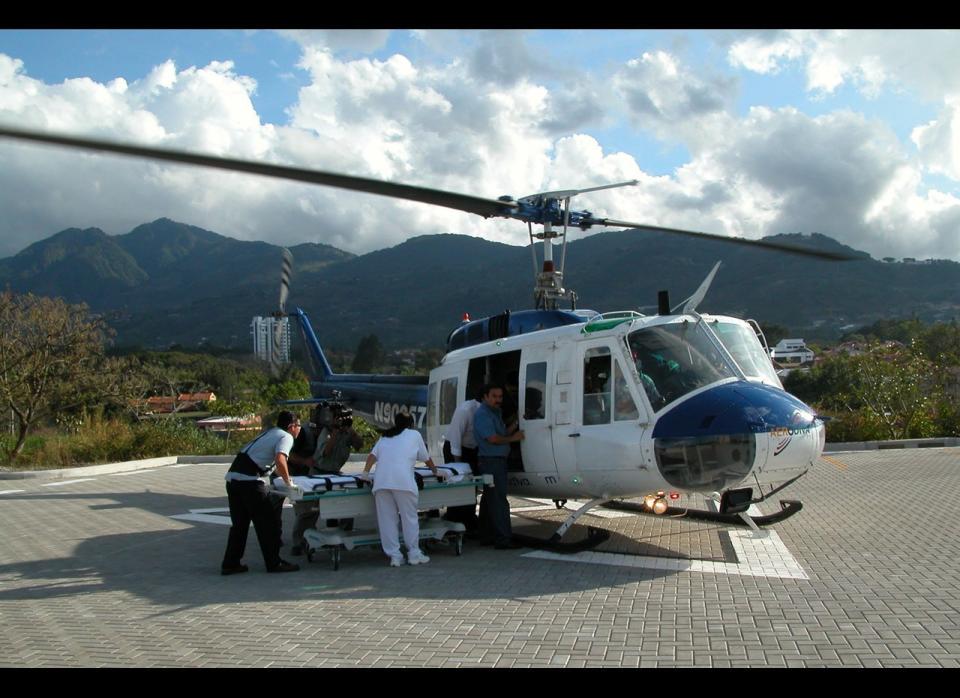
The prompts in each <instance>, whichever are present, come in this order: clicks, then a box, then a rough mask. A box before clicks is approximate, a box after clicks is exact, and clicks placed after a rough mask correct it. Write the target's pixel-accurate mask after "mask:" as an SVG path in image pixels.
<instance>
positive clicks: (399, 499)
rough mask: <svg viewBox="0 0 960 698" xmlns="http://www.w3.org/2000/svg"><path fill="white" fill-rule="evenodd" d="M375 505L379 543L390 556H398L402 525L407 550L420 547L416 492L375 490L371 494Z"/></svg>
mask: <svg viewBox="0 0 960 698" xmlns="http://www.w3.org/2000/svg"><path fill="white" fill-rule="evenodd" d="M373 496H374V501H375V502H376V505H377V528H379V529H380V544H381V545H382V546H383V552H385V553H386V554H387V555H389V556H390V557H398V556H400V554H401V553H400V530H399V526H398V523H399V524H402V525H403V542H404V543H406V545H407V551H408V552H409V551H411V550H419V548H420V522H419V521H418V520H417V500H418V499H419V494H418V493H417V492H408V491H406V490H377V491H376V492H374V494H373Z"/></svg>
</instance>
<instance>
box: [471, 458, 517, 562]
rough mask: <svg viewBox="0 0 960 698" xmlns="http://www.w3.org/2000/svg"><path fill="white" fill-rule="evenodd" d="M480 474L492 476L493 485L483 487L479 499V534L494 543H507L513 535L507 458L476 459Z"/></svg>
mask: <svg viewBox="0 0 960 698" xmlns="http://www.w3.org/2000/svg"><path fill="white" fill-rule="evenodd" d="M477 470H478V471H479V473H480V474H481V475H492V476H493V487H484V488H483V497H482V498H481V499H480V535H481V536H483V537H484V538H493V542H494V543H496V544H498V545H499V544H504V543H509V542H510V539H511V537H512V536H513V529H512V528H511V526H510V502H508V501H507V459H506V458H484V457H483V456H480V457H479V458H478V459H477Z"/></svg>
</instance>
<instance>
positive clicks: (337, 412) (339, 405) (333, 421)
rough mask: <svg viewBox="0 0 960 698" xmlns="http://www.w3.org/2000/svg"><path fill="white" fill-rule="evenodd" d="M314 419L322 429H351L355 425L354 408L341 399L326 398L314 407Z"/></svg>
mask: <svg viewBox="0 0 960 698" xmlns="http://www.w3.org/2000/svg"><path fill="white" fill-rule="evenodd" d="M313 421H314V422H316V423H317V426H319V427H320V428H321V429H322V428H323V427H327V428H328V429H334V428H340V429H349V428H350V427H352V426H353V410H352V409H350V408H349V407H347V406H346V405H345V404H344V403H343V402H342V401H340V400H336V399H335V400H324V401H323V402H321V403H319V404H318V405H317V406H316V408H315V409H314V420H313Z"/></svg>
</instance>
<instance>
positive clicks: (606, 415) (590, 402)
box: [583, 347, 611, 425]
mask: <svg viewBox="0 0 960 698" xmlns="http://www.w3.org/2000/svg"><path fill="white" fill-rule="evenodd" d="M610 392H611V391H610V349H609V348H608V347H593V348H591V349H587V350H586V352H584V354H583V423H584V424H585V425H588V424H609V423H610V398H611V395H610Z"/></svg>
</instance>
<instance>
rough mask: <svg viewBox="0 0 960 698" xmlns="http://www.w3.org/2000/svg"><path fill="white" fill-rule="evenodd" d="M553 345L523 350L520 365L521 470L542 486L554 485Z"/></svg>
mask: <svg viewBox="0 0 960 698" xmlns="http://www.w3.org/2000/svg"><path fill="white" fill-rule="evenodd" d="M553 373H554V357H553V344H542V345H536V346H532V347H525V348H524V349H523V352H522V353H521V361H520V413H519V416H520V428H521V429H523V434H524V439H523V441H521V442H520V449H521V453H522V454H523V470H524V472H526V473H530V474H536V475H538V476H541V477H543V479H544V483H545V485H550V484H551V483H555V482H556V474H557V464H556V461H555V460H554V456H553V429H552V424H553V410H552V407H553V404H552V402H551V401H552V400H553V395H552V391H553V390H554V389H555V386H553V385H551V380H550V377H551V376H552V375H553Z"/></svg>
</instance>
